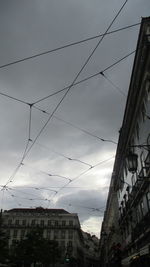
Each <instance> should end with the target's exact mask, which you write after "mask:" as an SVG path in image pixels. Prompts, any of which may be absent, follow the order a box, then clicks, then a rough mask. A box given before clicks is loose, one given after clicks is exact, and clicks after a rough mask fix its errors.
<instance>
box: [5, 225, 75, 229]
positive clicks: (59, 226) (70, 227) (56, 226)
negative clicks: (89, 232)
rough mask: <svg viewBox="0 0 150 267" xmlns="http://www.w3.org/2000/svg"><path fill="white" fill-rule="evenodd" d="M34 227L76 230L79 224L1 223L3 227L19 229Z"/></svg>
mask: <svg viewBox="0 0 150 267" xmlns="http://www.w3.org/2000/svg"><path fill="white" fill-rule="evenodd" d="M35 227H39V228H43V229H73V230H77V229H80V228H79V226H77V225H65V226H63V225H50V226H49V225H40V224H34V225H32V224H26V225H21V224H18V225H16V224H10V225H9V224H3V228H8V229H10V228H19V229H26V228H35Z"/></svg>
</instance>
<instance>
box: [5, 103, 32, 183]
mask: <svg viewBox="0 0 150 267" xmlns="http://www.w3.org/2000/svg"><path fill="white" fill-rule="evenodd" d="M29 107H30V110H29V125H28V137H27V141H26V145H25V149H24V151H23V153H22V156H21V160H20V162H19V164H18V165H17V167H16V168H15V170H14V171H13V173H12V175H11V176H10V178H9V179H8V180H7V182H6V184H5V186H7V185H8V184H9V183H10V182H11V181H12V180H13V179H14V177H15V175H16V174H17V172H18V170H19V169H20V168H21V166H22V165H23V161H24V158H25V156H26V152H27V149H28V147H29V143H30V141H31V119H32V105H29Z"/></svg>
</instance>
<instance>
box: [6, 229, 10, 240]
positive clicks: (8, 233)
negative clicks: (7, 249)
mask: <svg viewBox="0 0 150 267" xmlns="http://www.w3.org/2000/svg"><path fill="white" fill-rule="evenodd" d="M6 235H7V237H8V238H10V230H7V232H6Z"/></svg>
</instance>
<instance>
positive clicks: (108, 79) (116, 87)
mask: <svg viewBox="0 0 150 267" xmlns="http://www.w3.org/2000/svg"><path fill="white" fill-rule="evenodd" d="M101 75H102V76H103V77H104V78H105V79H106V80H107V81H108V82H109V83H110V84H111V85H112V86H113V87H114V88H115V89H116V90H117V91H118V92H119V93H120V94H122V95H123V96H124V97H127V95H126V94H125V93H124V92H123V91H122V90H121V88H119V87H118V86H117V85H116V84H114V82H112V81H111V80H110V78H108V75H106V74H104V73H103V72H101Z"/></svg>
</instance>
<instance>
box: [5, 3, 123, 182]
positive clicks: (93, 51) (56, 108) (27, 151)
mask: <svg viewBox="0 0 150 267" xmlns="http://www.w3.org/2000/svg"><path fill="white" fill-rule="evenodd" d="M127 2H128V0H126V1H125V2H124V3H123V5H122V6H121V8H120V9H119V11H118V12H117V14H116V15H115V17H114V18H113V20H112V21H111V23H110V24H109V26H108V27H107V29H106V31H105V33H104V34H103V36H102V37H101V38H100V40H99V41H98V43H97V44H96V46H95V48H94V49H93V50H92V52H91V53H90V55H89V56H88V58H87V59H86V61H85V62H84V64H83V65H82V67H81V69H80V71H79V72H78V73H77V75H76V76H75V78H74V80H73V82H72V83H71V85H70V86H69V88H68V89H67V91H66V92H65V94H64V95H63V97H62V98H61V100H60V101H59V102H58V104H57V105H56V107H55V108H54V110H53V112H52V113H51V115H50V116H49V118H48V120H47V121H46V123H45V124H44V126H43V127H42V128H41V130H40V131H39V133H38V134H37V136H36V137H35V139H34V141H33V142H32V144H31V145H30V147H29V148H28V149H27V150H26V153H25V154H24V155H23V156H24V158H25V157H26V156H27V154H28V153H29V152H30V150H31V149H32V147H33V145H34V144H35V142H36V141H37V139H38V138H39V137H40V135H41V134H42V132H43V131H44V129H45V128H46V126H47V124H48V123H49V121H50V120H51V118H52V117H53V115H54V114H55V112H56V111H57V110H58V108H59V106H60V105H61V103H62V102H63V100H64V99H65V98H66V96H67V94H68V93H69V91H70V90H71V88H72V87H73V86H74V83H75V82H76V80H77V79H78V77H79V76H80V74H81V73H82V71H83V70H84V68H85V67H86V65H87V64H88V62H89V61H90V59H91V57H92V56H93V54H94V53H95V51H96V50H97V48H98V47H99V45H100V44H101V42H102V41H103V39H104V37H105V36H106V34H107V32H108V31H109V29H110V28H111V26H112V25H113V23H114V22H115V20H116V19H117V17H118V16H119V14H120V13H121V11H122V10H123V8H124V7H125V5H126V3H127ZM24 158H23V159H22V160H21V162H20V163H19V165H18V166H17V168H16V169H15V171H14V173H13V177H14V176H15V174H16V173H17V171H18V169H19V168H20V166H21V164H22V162H23V160H24ZM9 180H12V179H11V177H10V179H9ZM69 182H70V181H69ZM6 184H8V183H6Z"/></svg>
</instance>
